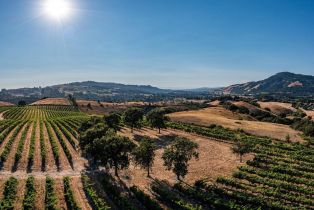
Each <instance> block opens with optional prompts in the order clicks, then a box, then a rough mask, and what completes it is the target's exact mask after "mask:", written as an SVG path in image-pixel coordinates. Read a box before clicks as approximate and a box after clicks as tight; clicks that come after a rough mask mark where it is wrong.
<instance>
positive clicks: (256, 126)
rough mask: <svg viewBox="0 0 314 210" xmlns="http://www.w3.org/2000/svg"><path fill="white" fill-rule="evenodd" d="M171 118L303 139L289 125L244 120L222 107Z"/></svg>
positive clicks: (263, 134) (261, 134)
mask: <svg viewBox="0 0 314 210" xmlns="http://www.w3.org/2000/svg"><path fill="white" fill-rule="evenodd" d="M169 117H170V118H171V120H174V121H180V122H187V123H194V124H199V125H205V126H208V125H210V124H217V125H221V126H224V127H227V128H231V129H243V130H244V131H246V132H248V133H251V134H254V135H258V136H268V137H272V138H275V139H282V140H284V139H285V137H286V135H287V134H289V135H290V137H291V140H292V141H303V140H302V138H301V137H300V134H301V133H300V132H298V131H295V130H293V129H292V128H290V127H289V126H287V125H281V124H275V123H268V122H259V121H248V120H243V118H241V116H240V115H238V114H236V113H233V112H231V111H228V110H226V109H224V108H222V107H211V108H206V109H201V110H196V111H185V112H176V113H172V114H170V115H169Z"/></svg>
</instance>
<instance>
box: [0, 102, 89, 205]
mask: <svg viewBox="0 0 314 210" xmlns="http://www.w3.org/2000/svg"><path fill="white" fill-rule="evenodd" d="M0 113H1V116H2V120H1V121H0V190H1V192H2V193H1V195H0V200H1V202H0V209H91V206H90V205H89V202H88V200H87V197H86V195H85V193H84V188H83V184H82V181H81V172H82V170H84V169H85V165H84V164H85V163H86V161H85V160H84V159H83V158H81V156H80V153H79V150H78V148H79V147H78V140H77V135H78V134H77V129H78V127H79V125H80V123H81V122H82V120H84V119H86V118H88V117H87V116H86V115H85V114H84V113H82V112H79V111H78V110H77V109H76V108H74V107H72V106H52V105H51V106H50V105H47V106H25V107H1V109H0Z"/></svg>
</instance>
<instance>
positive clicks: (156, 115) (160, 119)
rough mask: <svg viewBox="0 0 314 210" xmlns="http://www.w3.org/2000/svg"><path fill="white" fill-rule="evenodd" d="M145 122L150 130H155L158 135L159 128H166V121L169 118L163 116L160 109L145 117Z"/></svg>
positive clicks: (163, 113)
mask: <svg viewBox="0 0 314 210" xmlns="http://www.w3.org/2000/svg"><path fill="white" fill-rule="evenodd" d="M146 118H147V121H148V122H149V124H150V126H151V127H152V128H157V129H158V132H159V133H160V129H161V128H166V127H167V126H166V121H167V120H169V118H168V117H167V116H166V115H165V112H164V111H163V110H161V109H153V110H151V111H150V112H148V113H147V115H146Z"/></svg>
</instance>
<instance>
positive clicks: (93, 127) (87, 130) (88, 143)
mask: <svg viewBox="0 0 314 210" xmlns="http://www.w3.org/2000/svg"><path fill="white" fill-rule="evenodd" d="M109 130H110V128H109V127H108V126H107V125H106V124H105V123H104V122H103V120H102V119H101V118H99V117H92V118H91V119H89V120H86V121H84V122H83V123H82V124H81V127H80V128H79V143H80V148H81V150H82V153H83V155H85V156H87V157H90V158H91V159H92V162H93V164H95V165H97V163H98V161H99V160H100V158H101V153H100V151H99V150H100V149H101V148H99V147H98V146H97V145H96V144H95V142H96V140H97V139H100V138H102V137H103V136H105V135H107V132H109Z"/></svg>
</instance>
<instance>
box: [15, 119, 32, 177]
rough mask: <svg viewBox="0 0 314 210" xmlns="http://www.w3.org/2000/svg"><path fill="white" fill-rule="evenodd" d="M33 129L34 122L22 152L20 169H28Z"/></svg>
mask: <svg viewBox="0 0 314 210" xmlns="http://www.w3.org/2000/svg"><path fill="white" fill-rule="evenodd" d="M32 131H33V123H31V125H30V127H29V130H28V132H27V136H26V139H25V142H24V148H23V152H22V157H21V159H20V161H19V163H18V167H17V169H18V170H22V171H26V170H27V166H28V154H29V146H30V140H31V136H32Z"/></svg>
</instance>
